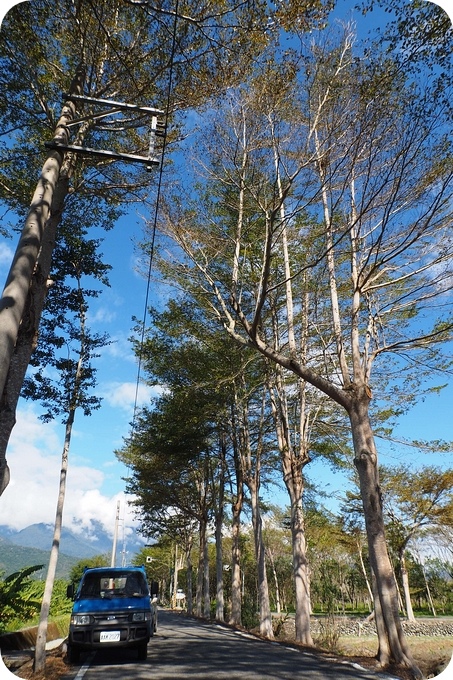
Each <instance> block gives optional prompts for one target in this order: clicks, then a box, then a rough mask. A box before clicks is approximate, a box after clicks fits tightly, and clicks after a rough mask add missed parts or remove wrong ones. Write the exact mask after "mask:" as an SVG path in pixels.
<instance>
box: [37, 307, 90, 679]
mask: <svg viewBox="0 0 453 680" xmlns="http://www.w3.org/2000/svg"><path fill="white" fill-rule="evenodd" d="M80 309H81V312H80V313H81V317H80V318H81V331H82V333H81V334H82V341H81V348H80V354H79V360H78V362H77V369H76V372H75V376H74V387H73V390H72V394H71V397H70V401H69V415H68V418H67V421H66V429H65V441H64V446H63V452H62V456H61V471H60V486H59V493H58V501H57V510H56V514H55V526H54V535H53V542H52V549H51V551H50V559H49V566H48V568H47V576H46V583H45V586H44V595H43V599H42V603H41V612H40V617H39V624H38V633H37V637H36V648H35V658H34V664H33V670H34V672H35V673H40V672H42V671H44V668H45V665H46V641H47V623H48V619H49V610H50V601H51V598H52V592H53V586H54V582H55V573H56V569H57V563H58V555H59V549H60V538H61V526H62V523H63V508H64V499H65V494H66V478H67V474H68V459H69V446H70V443H71V435H72V427H73V425H74V418H75V411H76V408H77V401H78V396H79V390H80V382H81V380H82V372H83V368H84V359H85V340H84V337H85V332H84V331H85V313H84V308H83V305H81V308H80Z"/></svg>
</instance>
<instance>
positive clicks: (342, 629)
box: [274, 616, 453, 638]
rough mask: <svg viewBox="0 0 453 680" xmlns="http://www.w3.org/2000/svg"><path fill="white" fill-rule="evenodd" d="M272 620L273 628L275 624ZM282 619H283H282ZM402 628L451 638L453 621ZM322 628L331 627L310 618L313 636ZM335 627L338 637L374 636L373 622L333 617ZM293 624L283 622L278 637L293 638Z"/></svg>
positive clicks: (416, 633) (424, 621) (411, 632)
mask: <svg viewBox="0 0 453 680" xmlns="http://www.w3.org/2000/svg"><path fill="white" fill-rule="evenodd" d="M277 618H278V617H275V618H274V626H275V624H276V622H277ZM283 618H284V617H283ZM401 623H402V626H403V629H404V632H405V634H406V635H408V636H409V635H411V636H421V635H431V636H441V637H444V636H453V620H451V621H446V620H442V619H439V620H437V619H421V620H416V621H415V622H410V621H404V620H403V621H402V622H401ZM323 625H324V626H328V625H332V624H329V623H328V620H327V619H326V618H323V617H319V618H318V617H315V616H313V617H312V618H311V632H312V633H313V634H314V635H318V634H319V633H322V629H323ZM335 626H336V628H337V630H338V632H339V634H340V635H351V636H352V635H354V636H356V635H376V626H375V625H374V623H373V622H366V620H365V619H356V618H349V617H335ZM294 636H295V624H294V618H288V619H286V621H284V623H283V626H282V629H281V632H280V635H279V637H287V638H291V637H292V638H294Z"/></svg>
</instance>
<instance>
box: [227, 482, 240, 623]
mask: <svg viewBox="0 0 453 680" xmlns="http://www.w3.org/2000/svg"><path fill="white" fill-rule="evenodd" d="M241 511H242V494H241V499H240V500H238V501H237V502H236V503H233V506H232V514H233V517H232V523H231V613H230V620H229V622H230V624H231V625H233V626H240V625H241V623H242V613H241V610H242V606H241V605H242V595H241V547H240V543H239V538H240V530H241Z"/></svg>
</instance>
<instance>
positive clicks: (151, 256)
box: [131, 0, 179, 435]
mask: <svg viewBox="0 0 453 680" xmlns="http://www.w3.org/2000/svg"><path fill="white" fill-rule="evenodd" d="M178 9H179V0H176V5H175V16H174V21H173V32H172V45H171V53H170V69H169V75H168V88H167V102H166V114H165V125H164V137H163V144H162V155H161V163H160V167H159V179H158V182H157V192H156V201H155V206H154V218H153V221H152V230H151V244H150V254H149V262H148V278H147V286H146V296H145V304H144V310H143V319H142V332H141V338H140V345H139V355H138V370H137V382H136V386H135V400H134V411H133V417H132V426H131V435H133V433H134V430H135V419H136V415H137V401H138V389H139V384H140V375H141V369H142V361H143V347H144V342H145V326H146V319H147V313H148V301H149V293H150V287H151V272H152V267H153V259H154V247H155V241H156V231H157V219H158V215H159V204H160V196H161V191H162V179H163V168H164V157H165V151H166V145H167V129H168V118H169V112H170V101H171V92H172V87H173V67H174V59H175V54H176V28H177V23H178Z"/></svg>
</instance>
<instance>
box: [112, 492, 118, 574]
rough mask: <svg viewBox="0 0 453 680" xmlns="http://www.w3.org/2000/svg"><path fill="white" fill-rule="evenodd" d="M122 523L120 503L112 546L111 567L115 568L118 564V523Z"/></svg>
mask: <svg viewBox="0 0 453 680" xmlns="http://www.w3.org/2000/svg"><path fill="white" fill-rule="evenodd" d="M119 521H120V502H119V501H118V503H117V504H116V516H115V530H114V532H113V545H112V559H111V560H110V566H111V567H114V566H115V563H116V544H117V542H118V523H119Z"/></svg>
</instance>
